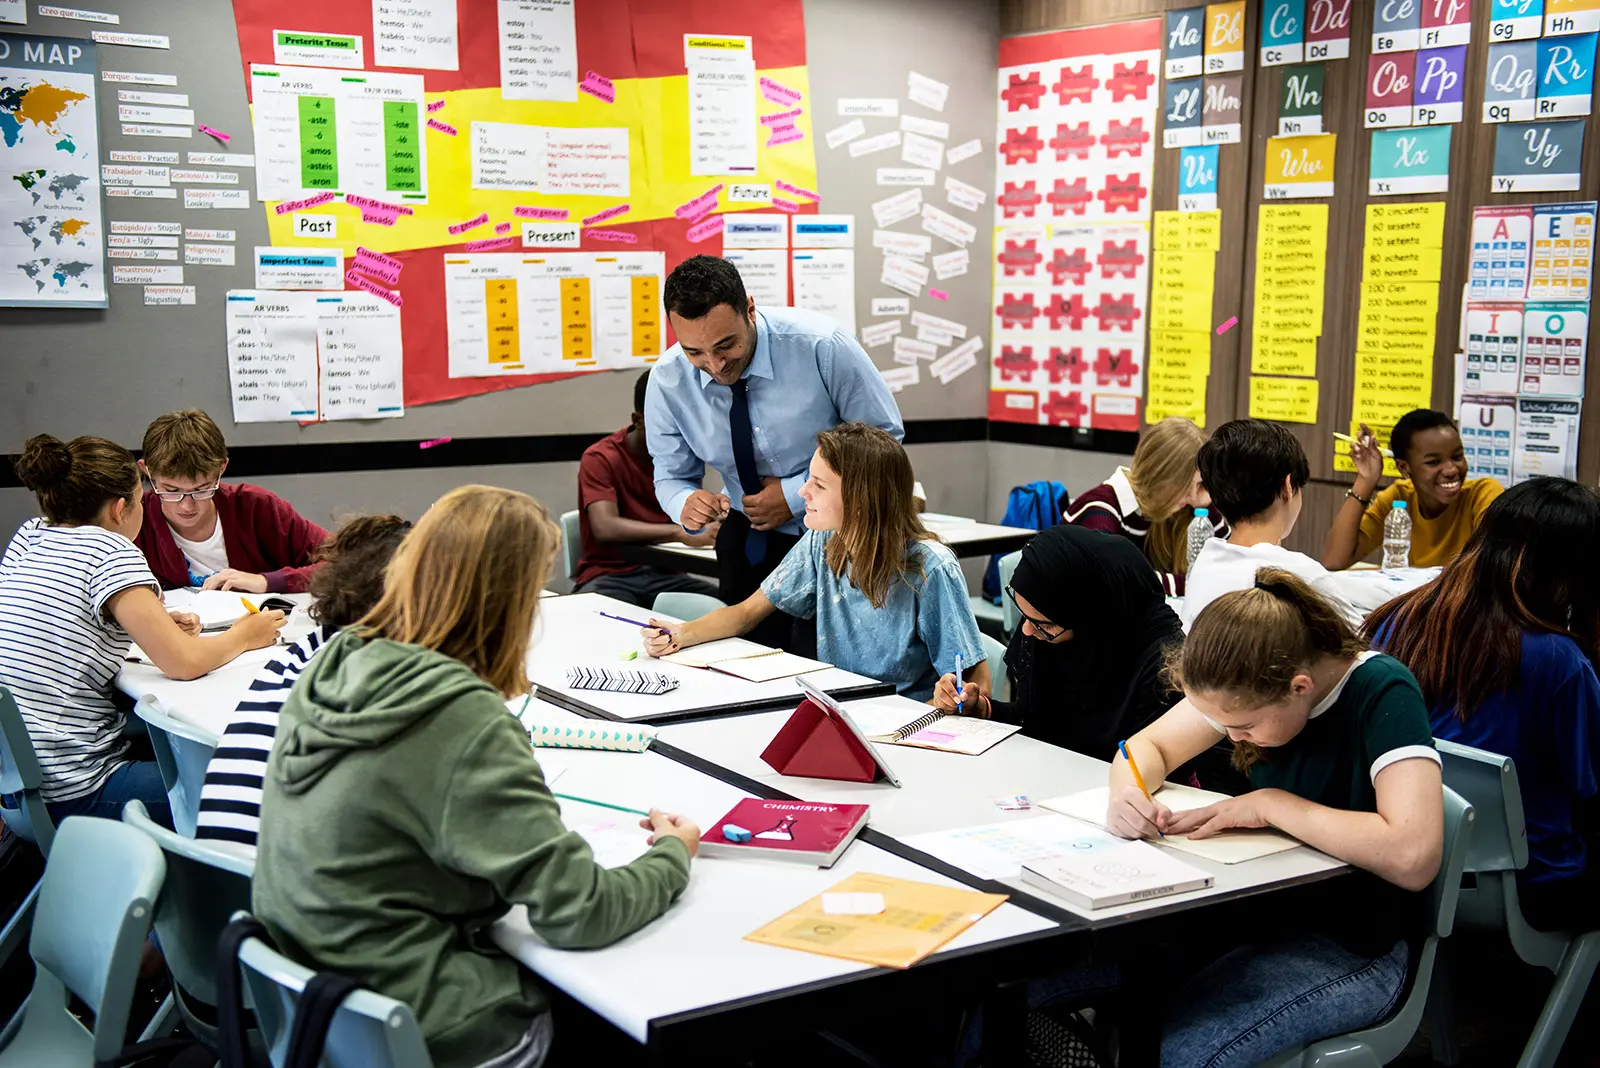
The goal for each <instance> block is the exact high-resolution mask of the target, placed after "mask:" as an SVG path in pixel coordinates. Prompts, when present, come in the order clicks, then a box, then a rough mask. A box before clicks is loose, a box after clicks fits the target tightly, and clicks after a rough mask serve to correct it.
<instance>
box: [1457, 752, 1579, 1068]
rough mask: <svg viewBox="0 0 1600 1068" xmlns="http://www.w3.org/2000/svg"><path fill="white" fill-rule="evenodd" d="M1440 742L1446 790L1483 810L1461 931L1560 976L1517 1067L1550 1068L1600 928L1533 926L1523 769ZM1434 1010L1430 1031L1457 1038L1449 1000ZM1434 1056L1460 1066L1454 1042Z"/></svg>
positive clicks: (1575, 1010) (1465, 891)
mask: <svg viewBox="0 0 1600 1068" xmlns="http://www.w3.org/2000/svg"><path fill="white" fill-rule="evenodd" d="M1435 744H1436V745H1437V746H1438V747H1439V754H1440V755H1441V756H1442V757H1443V758H1444V781H1445V785H1447V786H1449V787H1450V788H1451V789H1453V790H1455V791H1457V792H1458V793H1460V794H1461V795H1462V796H1463V797H1465V798H1466V799H1467V800H1468V801H1470V802H1471V803H1472V807H1473V808H1474V809H1476V810H1477V812H1478V821H1477V827H1476V829H1475V831H1474V832H1473V837H1472V846H1471V848H1470V849H1469V850H1468V851H1467V858H1466V863H1465V866H1464V867H1463V869H1462V870H1463V871H1467V872H1471V873H1473V874H1474V875H1475V876H1476V880H1475V881H1476V886H1474V887H1470V888H1463V889H1462V891H1461V902H1460V904H1459V905H1458V906H1457V908H1458V910H1459V916H1460V921H1461V923H1462V925H1463V926H1466V927H1472V928H1475V929H1479V930H1494V931H1504V932H1505V933H1506V935H1507V937H1509V939H1510V940H1511V948H1512V949H1513V950H1515V951H1516V954H1517V956H1518V957H1520V958H1522V960H1524V961H1526V962H1527V963H1529V964H1532V965H1535V966H1537V967H1540V968H1545V969H1547V970H1549V971H1551V972H1553V973H1554V974H1555V983H1554V984H1553V985H1552V986H1551V988H1550V996H1549V997H1547V998H1546V999H1545V1003H1544V1008H1543V1009H1542V1010H1541V1011H1540V1013H1539V1019H1538V1021H1537V1022H1536V1023H1535V1024H1534V1027H1533V1033H1532V1034H1531V1035H1529V1036H1528V1042H1527V1044H1526V1045H1525V1046H1524V1047H1523V1050H1522V1057H1521V1059H1520V1060H1518V1062H1517V1064H1518V1065H1519V1066H1520V1068H1547V1066H1549V1065H1553V1064H1555V1062H1556V1058H1557V1057H1559V1056H1560V1054H1561V1047H1562V1045H1563V1044H1564V1043H1565V1042H1566V1040H1567V1032H1568V1031H1569V1030H1570V1029H1571V1028H1572V1021H1573V1018H1574V1017H1575V1016H1576V1015H1577V1013H1578V1009H1579V1007H1580V1006H1581V1005H1582V1004H1583V997H1584V993H1585V992H1586V991H1587V990H1588V989H1589V982H1590V980H1591V979H1592V978H1593V977H1594V972H1595V966H1596V964H1600V930H1597V931H1588V932H1563V933H1552V932H1548V931H1540V930H1536V929H1535V928H1533V927H1530V926H1529V925H1528V921H1527V920H1526V919H1524V918H1523V915H1522V906H1521V904H1520V903H1519V901H1518V899H1517V872H1518V871H1520V870H1521V869H1522V868H1524V867H1526V866H1527V863H1528V834H1527V828H1526V826H1525V824H1524V821H1523V813H1522V787H1521V785H1520V784H1519V782H1518V780H1517V768H1516V764H1514V763H1513V762H1512V760H1511V758H1510V757H1503V756H1500V755H1498V754H1496V753H1487V752H1484V751H1483V750H1482V749H1474V748H1472V747H1471V746H1467V745H1458V744H1456V743H1454V742H1445V741H1440V742H1436V743H1435ZM1435 1008H1436V1011H1432V1012H1430V1015H1429V1024H1430V1031H1431V1032H1432V1033H1435V1034H1451V1032H1450V1011H1449V1010H1450V1006H1449V1004H1448V998H1446V999H1445V1000H1444V1001H1443V1002H1441V1003H1439V1004H1437V1005H1436V1007H1435ZM1435 1050H1436V1053H1437V1054H1438V1055H1439V1056H1440V1057H1442V1058H1443V1059H1444V1061H1445V1063H1453V1062H1454V1060H1453V1058H1454V1055H1455V1051H1454V1049H1453V1043H1451V1042H1448V1041H1447V1042H1445V1043H1443V1048H1440V1045H1439V1044H1436V1046H1435ZM1436 1059H1438V1058H1437V1057H1436Z"/></svg>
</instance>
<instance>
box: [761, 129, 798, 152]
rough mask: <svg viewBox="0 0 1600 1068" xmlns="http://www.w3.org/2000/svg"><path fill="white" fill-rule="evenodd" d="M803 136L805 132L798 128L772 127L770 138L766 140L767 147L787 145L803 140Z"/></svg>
mask: <svg viewBox="0 0 1600 1068" xmlns="http://www.w3.org/2000/svg"><path fill="white" fill-rule="evenodd" d="M805 136H806V134H805V131H804V130H802V129H800V127H798V126H774V127H773V128H772V136H770V137H768V138H767V147H768V148H771V147H772V146H773V145H787V144H789V143H790V142H791V141H800V140H803V139H804V138H805Z"/></svg>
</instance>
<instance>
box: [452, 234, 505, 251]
mask: <svg viewBox="0 0 1600 1068" xmlns="http://www.w3.org/2000/svg"><path fill="white" fill-rule="evenodd" d="M516 243H517V239H516V238H514V237H490V238H485V239H484V240H482V241H468V242H467V243H466V245H465V246H463V247H464V248H465V249H466V250H467V251H468V252H488V251H489V250H490V249H492V248H510V247H511V246H512V245H515V244H516Z"/></svg>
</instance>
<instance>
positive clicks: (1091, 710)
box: [934, 524, 1183, 760]
mask: <svg viewBox="0 0 1600 1068" xmlns="http://www.w3.org/2000/svg"><path fill="white" fill-rule="evenodd" d="M1006 595H1007V596H1008V597H1010V598H1011V600H1012V602H1013V603H1014V604H1015V605H1016V606H1017V610H1018V611H1019V612H1021V613H1022V626H1021V627H1019V628H1018V629H1017V632H1016V633H1015V634H1013V635H1012V636H1011V645H1010V646H1009V647H1008V648H1007V649H1006V666H1007V668H1009V669H1010V673H1011V700H1010V701H991V700H990V699H988V698H986V697H984V696H982V695H981V694H980V693H979V692H978V689H977V687H976V686H974V685H972V684H971V683H968V684H967V685H966V686H965V687H963V693H962V697H963V701H962V706H961V711H962V712H963V713H965V714H968V715H979V716H985V717H986V718H993V719H998V720H1001V721H1002V722H1006V723H1020V724H1022V730H1023V733H1024V734H1027V735H1028V736H1029V737H1032V738H1038V739H1039V740H1040V741H1044V742H1049V743H1051V744H1052V745H1059V746H1062V747H1063V748H1066V749H1072V750H1075V751H1076V752H1079V753H1084V754H1086V755H1088V756H1092V757H1097V758H1099V759H1101V760H1109V759H1111V756H1112V754H1114V753H1115V752H1116V749H1117V743H1118V742H1119V741H1121V740H1122V739H1124V738H1128V737H1131V736H1132V735H1134V734H1135V733H1137V732H1138V731H1139V729H1140V728H1142V727H1144V726H1146V725H1147V724H1149V723H1151V722H1153V721H1154V720H1155V719H1157V718H1158V717H1159V716H1160V715H1161V714H1162V713H1163V712H1165V711H1166V710H1167V709H1169V708H1171V707H1172V706H1173V705H1174V704H1176V703H1177V702H1178V701H1179V700H1181V699H1182V697H1183V693H1182V692H1181V691H1179V690H1175V689H1173V687H1172V686H1171V685H1170V684H1169V683H1168V682H1167V680H1166V677H1165V671H1164V669H1165V662H1166V654H1167V650H1168V649H1170V648H1172V647H1174V646H1176V645H1178V644H1180V643H1181V642H1182V641H1183V628H1182V626H1181V625H1180V624H1179V622H1178V617H1177V616H1176V615H1175V614H1174V613H1173V611H1172V609H1170V608H1168V607H1167V603H1166V599H1165V598H1164V597H1163V595H1162V592H1161V584H1160V582H1159V581H1158V580H1157V579H1156V575H1155V572H1154V571H1152V570H1151V569H1150V561H1148V560H1146V559H1145V556H1144V554H1143V553H1141V552H1140V551H1139V549H1138V547H1137V546H1135V545H1134V544H1133V543H1132V542H1130V541H1128V540H1127V539H1126V538H1119V537H1116V536H1114V535H1111V534H1102V533H1100V532H1099V531H1094V530H1086V529H1084V528H1083V527H1078V526H1069V525H1065V524H1063V525H1061V526H1056V527H1051V528H1050V529H1049V530H1045V531H1042V532H1040V533H1039V534H1036V535H1034V537H1033V539H1032V540H1031V541H1029V542H1028V544H1027V545H1026V546H1025V547H1024V548H1023V550H1022V559H1021V561H1020V562H1019V563H1018V564H1017V570H1016V573H1015V574H1014V575H1012V577H1011V585H1010V586H1008V587H1006ZM955 685H956V683H955V677H954V676H953V675H949V674H947V675H945V676H944V677H943V678H941V679H940V680H939V684H938V687H937V689H935V691H934V704H935V705H937V706H938V707H939V708H942V709H944V710H945V711H947V712H951V711H955V697H956V691H955Z"/></svg>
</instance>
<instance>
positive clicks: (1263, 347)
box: [1250, 204, 1328, 423]
mask: <svg viewBox="0 0 1600 1068" xmlns="http://www.w3.org/2000/svg"><path fill="white" fill-rule="evenodd" d="M1327 258H1328V206H1327V205H1326V204H1294V205H1289V204H1281V205H1280V204H1262V205H1261V209H1260V215H1259V217H1258V224H1257V226H1256V271H1255V300H1254V304H1253V305H1252V307H1253V308H1254V314H1253V315H1252V317H1251V318H1252V322H1251V331H1250V415H1251V417H1252V418H1259V419H1276V420H1278V421H1280V422H1285V423H1315V422H1316V421H1317V389H1316V387H1317V383H1316V381H1315V376H1316V373H1317V341H1318V339H1320V338H1321V337H1322V313H1323V289H1324V287H1325V285H1326V283H1327ZM1268 376H1274V377H1268Z"/></svg>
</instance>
